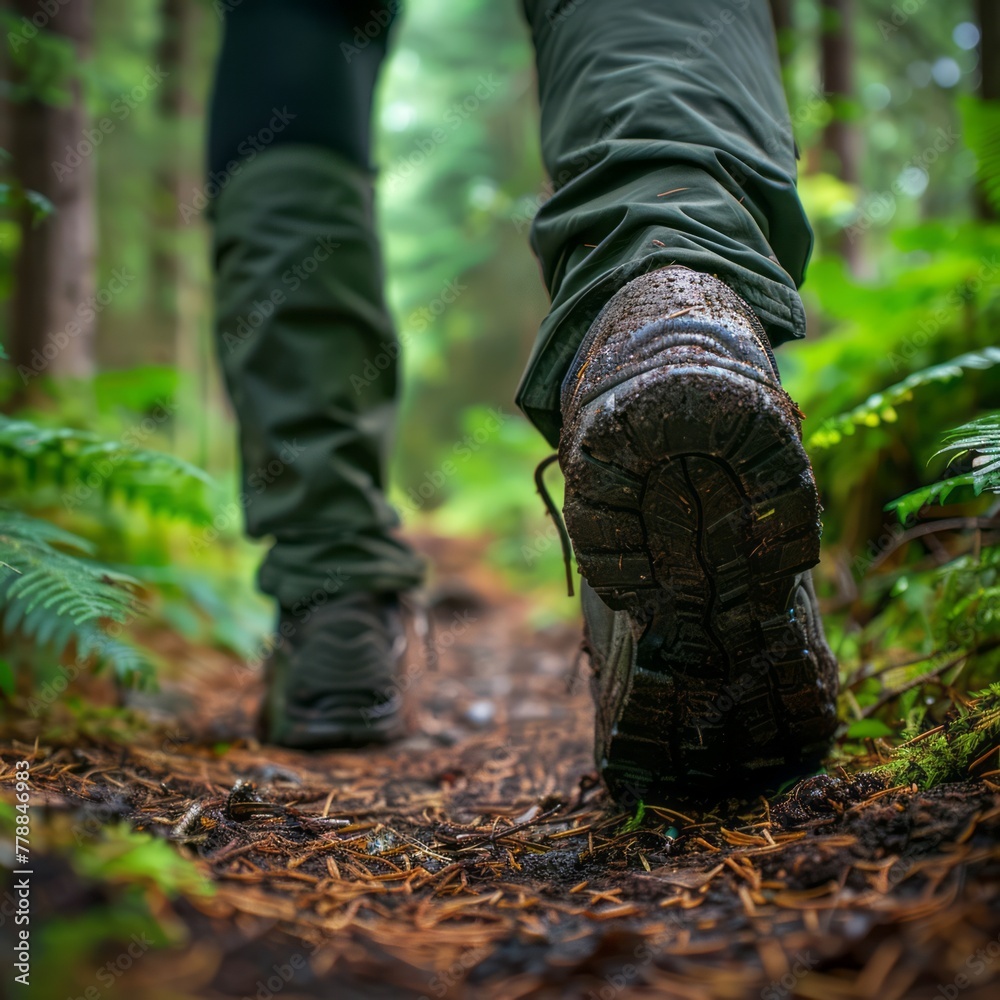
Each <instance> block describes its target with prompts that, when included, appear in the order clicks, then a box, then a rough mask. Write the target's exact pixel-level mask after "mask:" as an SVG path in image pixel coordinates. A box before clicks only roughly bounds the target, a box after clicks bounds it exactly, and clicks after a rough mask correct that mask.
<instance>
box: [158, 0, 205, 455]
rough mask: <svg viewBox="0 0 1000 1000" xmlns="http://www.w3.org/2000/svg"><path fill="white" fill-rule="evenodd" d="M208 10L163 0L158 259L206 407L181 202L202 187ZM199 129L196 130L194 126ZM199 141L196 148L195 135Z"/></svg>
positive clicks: (177, 343)
mask: <svg viewBox="0 0 1000 1000" xmlns="http://www.w3.org/2000/svg"><path fill="white" fill-rule="evenodd" d="M203 13H204V11H203V10H202V7H201V5H199V4H198V3H197V2H195V0H161V3H160V23H161V32H162V34H161V38H160V45H159V50H158V54H157V58H158V60H159V62H160V64H161V65H162V66H163V68H164V69H165V70H166V72H167V73H168V76H167V78H166V80H165V81H164V86H163V88H162V90H161V92H160V114H161V116H162V120H163V124H164V129H163V135H164V139H165V141H164V142H163V145H162V154H161V157H160V167H159V170H158V176H157V181H158V187H159V189H160V198H159V199H158V201H159V204H160V205H161V211H160V213H159V218H158V221H157V225H156V233H157V245H156V249H155V252H154V255H153V281H154V287H155V288H156V290H157V302H158V306H159V309H160V310H161V312H162V313H163V315H164V316H165V318H166V320H167V327H168V329H169V331H170V339H171V347H170V354H171V356H172V364H173V365H174V366H175V367H176V369H177V371H178V372H179V373H180V374H181V377H182V379H184V380H186V382H187V383H190V384H184V385H182V386H181V387H180V389H179V394H180V397H183V398H184V399H186V401H187V402H189V403H191V404H193V406H195V407H199V408H200V407H204V406H205V403H206V400H205V398H204V397H205V394H206V391H207V390H206V388H205V385H204V372H205V367H206V366H205V360H206V359H205V358H203V357H202V353H203V352H202V343H201V341H202V338H201V337H200V330H201V327H202V318H203V316H204V312H205V307H206V304H205V302H204V301H203V296H202V294H201V291H200V284H201V282H200V279H199V276H198V274H197V270H196V261H197V260H198V258H199V256H200V254H202V253H203V248H202V246H201V244H200V243H199V242H198V239H199V233H198V231H197V230H196V229H195V228H194V227H193V226H191V225H189V224H187V223H186V222H184V221H182V219H181V217H180V215H179V213H178V205H180V204H182V203H184V202H188V201H190V200H191V192H192V191H193V190H195V189H200V188H201V187H202V186H203V178H202V151H201V146H200V138H201V134H202V128H201V127H200V120H201V117H202V108H201V107H200V105H199V102H198V100H197V98H196V97H195V93H196V87H197V83H198V80H199V66H198V64H199V56H200V53H199V50H198V39H199V37H200V35H201V33H202V29H203V27H204V25H203V24H202V15H203ZM194 120H197V121H198V122H199V125H198V126H197V127H192V121H194ZM192 136H197V137H198V139H199V144H198V146H197V147H193V146H192V144H191V141H190V139H191V137H192ZM196 428H197V424H195V423H193V422H189V423H181V424H179V425H178V426H177V427H176V428H175V437H177V436H180V437H188V438H189V437H190V435H191V433H194V432H195V430H196ZM175 445H176V446H177V447H178V449H179V450H180V451H181V453H183V454H185V455H192V456H197V457H198V458H203V456H202V455H201V451H202V448H201V443H200V442H196V441H192V440H179V439H177V440H175Z"/></svg>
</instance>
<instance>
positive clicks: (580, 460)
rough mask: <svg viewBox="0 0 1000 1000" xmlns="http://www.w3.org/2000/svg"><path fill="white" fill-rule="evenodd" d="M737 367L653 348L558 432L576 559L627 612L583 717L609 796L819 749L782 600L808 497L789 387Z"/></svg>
mask: <svg viewBox="0 0 1000 1000" xmlns="http://www.w3.org/2000/svg"><path fill="white" fill-rule="evenodd" d="M741 367H742V366H733V365H731V364H726V363H725V362H724V363H723V365H721V366H717V365H713V364H711V363H706V364H691V363H684V364H677V365H670V364H666V365H663V364H662V360H661V364H660V366H658V367H655V368H650V369H649V370H647V371H643V372H640V373H638V374H633V375H632V377H630V378H627V379H625V380H624V381H622V382H621V383H619V384H617V385H614V386H612V387H610V388H605V387H603V386H602V387H600V388H601V389H602V390H603V391H601V392H600V394H599V395H593V396H592V398H590V399H588V400H587V401H585V402H584V403H583V404H582V407H581V412H580V419H579V421H577V423H576V431H575V433H574V434H573V436H572V438H571V440H570V441H569V442H568V445H569V446H568V447H565V448H564V455H563V463H562V465H563V471H564V474H565V477H566V501H565V510H564V513H565V518H566V525H567V528H568V530H569V533H570V536H571V538H572V539H573V543H574V548H575V551H576V556H577V561H578V563H579V566H580V571H581V573H582V574H583V576H584V577H585V578H586V579H587V581H588V582H589V584H590V585H591V587H592V588H593V589H594V590H595V592H596V593H597V594H598V595H599V596H600V598H601V599H602V600H603V601H604V602H605V603H606V604H607V605H608V606H609V607H611V608H613V609H615V610H618V611H625V612H627V613H628V615H629V617H630V621H631V626H632V632H633V644H634V646H635V649H636V653H635V657H634V663H630V664H628V665H627V666H626V667H625V669H626V670H627V671H628V674H629V676H628V677H627V678H626V680H625V681H624V683H620V684H619V685H618V690H617V692H616V694H615V698H616V704H614V705H613V706H611V709H610V711H609V712H608V713H607V716H608V723H607V726H608V728H607V731H606V732H604V733H601V732H599V733H598V746H597V755H598V766H599V769H600V770H601V772H602V776H603V778H604V780H605V782H606V784H607V785H608V786H609V788H610V789H611V790H612V792H613V793H615V794H616V795H617V796H618V797H619V798H627V797H631V798H648V797H649V796H650V795H651V794H653V793H655V792H656V791H657V790H659V791H664V790H677V789H679V788H682V787H684V786H691V787H693V786H697V787H699V788H704V786H706V785H713V784H719V783H723V784H729V785H731V784H732V783H733V781H734V780H745V778H746V776H747V775H749V774H752V775H753V776H754V779H755V781H757V782H763V783H767V782H772V781H776V780H778V779H779V778H780V777H781V776H782V775H784V774H786V773H790V772H792V771H798V772H800V773H801V770H802V768H803V766H805V765H806V764H809V763H813V762H818V760H819V759H820V758H821V756H822V753H823V751H824V750H825V749H826V745H827V741H828V738H829V735H830V732H831V728H832V727H831V723H832V718H833V714H832V706H831V705H830V704H829V697H828V696H827V695H825V694H824V693H823V690H822V685H821V684H820V682H819V673H820V671H819V666H818V663H817V660H816V652H815V648H814V647H815V645H816V643H815V639H814V637H810V635H809V634H808V629H807V627H806V621H805V617H804V616H802V615H798V616H797V615H796V611H795V609H796V604H797V601H802V602H803V603H804V601H805V598H804V597H803V596H802V595H800V594H798V593H797V591H798V589H799V587H800V580H799V574H801V573H802V572H803V571H805V570H807V569H809V568H810V567H812V566H814V565H815V564H816V563H817V562H818V560H819V545H820V532H821V526H820V511H821V506H820V502H819V496H818V494H817V491H816V485H815V481H814V479H813V475H812V470H811V467H810V464H809V459H808V457H807V455H806V453H805V450H804V449H803V447H802V444H801V441H800V439H799V433H798V425H797V421H796V420H795V417H794V415H793V414H794V413H795V410H794V404H792V403H791V400H790V399H789V398H788V396H787V395H786V394H785V393H784V391H783V390H781V389H780V388H779V387H777V386H775V385H773V384H771V383H767V382H765V381H762V380H760V379H759V378H756V377H752V375H751V374H750V373H749V372H747V371H746V370H742V371H741V370H740V368H741ZM811 647H812V648H811ZM598 714H599V718H600V715H601V713H600V712H599V713H598ZM599 726H600V724H599Z"/></svg>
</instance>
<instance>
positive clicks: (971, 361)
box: [807, 347, 1000, 454]
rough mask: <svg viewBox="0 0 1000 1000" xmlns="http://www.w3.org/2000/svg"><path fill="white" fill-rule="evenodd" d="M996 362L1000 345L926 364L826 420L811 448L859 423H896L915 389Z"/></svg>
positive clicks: (849, 431)
mask: <svg viewBox="0 0 1000 1000" xmlns="http://www.w3.org/2000/svg"><path fill="white" fill-rule="evenodd" d="M996 364H1000V347H985V348H983V349H982V350H981V351H973V352H970V353H968V354H962V355H960V356H959V357H957V358H952V359H951V360H950V361H946V362H944V363H943V364H939V365H932V366H931V367H929V368H923V369H921V370H920V371H916V372H914V373H913V374H912V375H908V376H907V377H906V378H905V379H903V380H902V381H901V382H897V383H896V384H895V385H891V386H889V387H888V388H887V389H884V390H883V391H882V392H878V393H874V394H873V395H871V396H869V397H868V398H867V399H866V400H865V401H864V402H863V403H861V404H860V405H858V406H855V407H854V408H853V409H852V410H849V411H848V412H847V413H840V414H838V415H837V416H835V417H830V418H828V419H827V420H824V421H823V423H822V424H820V426H819V427H818V428H817V429H816V430H815V431H813V433H812V434H811V435H810V436H809V439H808V442H807V445H808V447H809V448H831V447H833V446H834V445H836V444H839V443H840V442H841V441H842V440H843V438H844V437H845V436H848V435H851V434H854V433H855V429H856V428H858V427H878V426H879V424H882V423H895V422H896V421H897V420H898V419H899V414H898V413H897V412H896V407H897V406H900V405H902V404H903V403H909V402H911V401H912V400H913V399H914V398H915V396H914V390H916V389H920V388H923V387H924V386H929V385H934V384H937V383H942V382H950V381H952V379H956V378H960V377H961V376H962V374H963V372H964V371H965V370H966V369H979V370H982V369H984V368H991V367H993V366H994V365H996ZM939 454H940V453H939Z"/></svg>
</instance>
